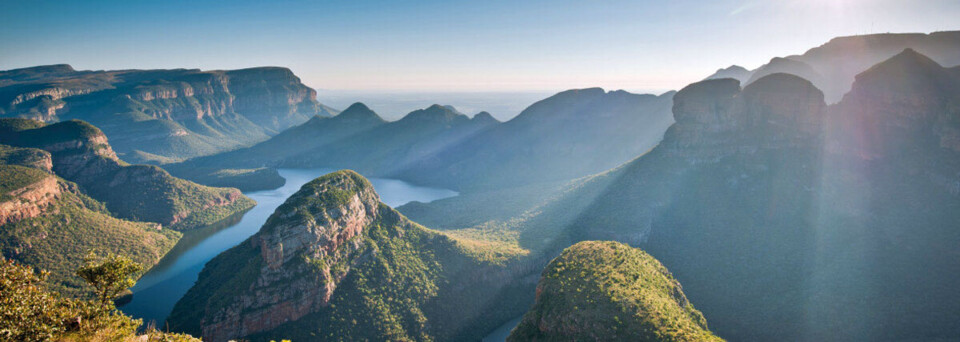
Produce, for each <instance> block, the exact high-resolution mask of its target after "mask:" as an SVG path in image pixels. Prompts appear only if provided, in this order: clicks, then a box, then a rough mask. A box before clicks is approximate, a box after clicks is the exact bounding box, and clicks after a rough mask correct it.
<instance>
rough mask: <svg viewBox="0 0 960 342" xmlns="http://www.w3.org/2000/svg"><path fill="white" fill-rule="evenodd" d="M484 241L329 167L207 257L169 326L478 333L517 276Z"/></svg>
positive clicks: (269, 333)
mask: <svg viewBox="0 0 960 342" xmlns="http://www.w3.org/2000/svg"><path fill="white" fill-rule="evenodd" d="M488 248H489V246H487V247H483V246H476V245H469V244H465V243H463V242H461V240H455V239H453V238H450V237H448V236H446V235H443V234H440V233H438V232H434V231H431V230H428V229H426V228H424V227H422V226H420V225H418V224H416V223H414V222H411V221H409V220H407V219H406V218H405V217H403V216H402V215H400V214H399V213H397V212H396V211H394V210H393V209H391V208H390V207H388V206H386V205H385V204H383V203H381V202H380V201H379V197H378V195H377V194H376V192H374V190H373V188H372V186H371V185H370V183H369V182H368V181H367V180H366V179H364V178H363V177H362V176H360V175H359V174H357V173H355V172H352V171H339V172H335V173H331V174H328V175H325V176H323V177H320V178H317V179H315V180H313V181H311V182H310V183H307V184H306V185H304V186H303V187H302V188H301V189H300V190H299V191H298V192H297V193H296V194H294V195H293V196H291V197H290V198H289V199H287V201H286V202H285V203H284V204H283V205H281V206H280V207H279V208H277V210H276V212H274V214H273V215H272V216H271V217H270V218H269V219H268V220H267V222H266V224H264V226H263V227H262V228H261V229H260V231H259V232H258V233H257V234H256V235H254V236H253V237H251V238H250V239H248V240H247V241H245V242H244V243H242V244H240V245H238V246H236V247H234V248H232V249H230V250H228V251H227V252H224V253H223V254H221V255H219V256H217V257H216V258H215V259H213V260H211V261H210V262H209V263H208V264H207V265H206V266H205V268H204V270H203V272H202V273H201V274H200V278H199V280H198V281H197V283H196V284H195V285H194V287H193V288H191V289H190V291H189V292H188V293H187V294H186V295H185V296H184V297H183V298H182V299H181V300H180V301H179V302H178V303H177V305H176V307H175V308H174V310H173V313H172V314H171V315H170V317H169V318H168V323H169V326H170V328H171V329H174V330H176V331H191V332H194V333H196V334H198V335H202V336H203V338H204V340H207V341H225V340H228V339H231V338H237V337H243V336H246V338H248V339H250V340H254V341H260V340H270V339H278V338H280V337H283V338H289V339H293V340H432V339H437V340H460V339H478V338H479V337H480V336H482V335H480V334H482V333H483V332H485V331H488V330H487V329H492V328H493V326H491V325H492V324H495V323H496V322H497V321H496V320H504V319H507V318H508V317H509V316H496V314H495V313H496V312H497V311H498V308H497V307H495V306H493V307H491V305H493V304H492V303H497V302H498V301H497V300H499V302H502V301H504V299H503V298H500V291H501V289H502V288H504V287H505V286H515V285H512V284H515V283H516V280H515V279H512V278H511V277H510V273H509V270H510V269H511V267H516V266H512V265H514V263H513V262H511V260H515V258H516V257H517V255H516V254H511V253H506V254H504V253H497V252H495V251H492V250H489V249H488ZM518 302H520V303H522V301H518ZM506 306H509V307H511V310H512V309H513V307H514V306H515V305H509V304H508V305H506ZM511 310H507V312H506V314H511ZM491 317H492V320H493V321H492V322H491V319H490V318H491Z"/></svg>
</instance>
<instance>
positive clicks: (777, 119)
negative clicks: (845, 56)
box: [661, 74, 826, 163]
mask: <svg viewBox="0 0 960 342" xmlns="http://www.w3.org/2000/svg"><path fill="white" fill-rule="evenodd" d="M673 112H674V119H675V120H676V124H674V125H673V126H671V127H670V129H669V130H668V131H667V133H666V134H665V136H664V140H663V142H662V143H661V145H662V146H664V148H666V149H669V150H670V151H672V152H673V153H676V154H680V155H683V156H684V157H685V158H687V159H688V160H689V161H690V162H693V163H696V162H702V161H716V160H719V159H721V158H724V157H726V156H730V155H733V154H737V153H753V152H755V151H756V150H757V149H771V148H774V149H775V148H786V147H792V146H800V145H805V144H810V143H815V142H816V140H817V139H819V138H820V137H821V129H822V126H823V120H824V114H825V112H826V104H825V103H824V101H823V93H822V92H820V90H818V89H817V88H816V87H814V86H813V84H811V83H810V82H809V81H807V80H804V79H802V78H800V77H797V76H794V75H790V74H772V75H768V76H766V77H763V78H761V79H759V80H756V81H754V82H753V83H752V84H750V85H749V86H747V87H746V88H745V89H743V91H741V90H740V85H739V82H738V81H736V80H733V79H717V80H707V81H703V82H699V83H694V84H692V85H689V86H687V87H685V88H684V89H682V90H681V91H680V92H678V93H677V95H675V96H674V105H673Z"/></svg>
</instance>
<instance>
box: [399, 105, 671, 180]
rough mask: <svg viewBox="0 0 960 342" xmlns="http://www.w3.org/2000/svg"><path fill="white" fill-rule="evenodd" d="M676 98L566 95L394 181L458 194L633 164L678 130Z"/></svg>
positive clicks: (438, 155)
mask: <svg viewBox="0 0 960 342" xmlns="http://www.w3.org/2000/svg"><path fill="white" fill-rule="evenodd" d="M672 98H673V92H668V93H666V94H663V95H660V96H654V95H637V94H631V93H628V92H625V91H611V92H606V91H604V90H603V89H600V88H590V89H579V90H568V91H565V92H561V93H558V94H556V95H554V96H551V97H549V98H547V99H544V100H542V101H539V102H537V103H534V104H533V105H531V106H530V107H528V108H527V109H526V110H524V111H523V112H522V113H520V115H518V116H517V117H516V118H514V119H512V120H510V121H507V122H505V123H503V124H501V125H498V126H496V127H493V128H491V129H489V130H487V131H485V132H482V133H481V134H478V135H477V136H475V137H472V138H470V139H467V140H464V141H463V142H461V143H459V144H454V145H451V146H448V147H446V148H445V149H443V150H439V151H438V152H437V153H436V154H435V155H432V156H430V157H429V158H423V159H422V161H420V162H419V163H416V164H412V165H410V166H409V167H407V168H405V169H402V170H399V171H398V172H397V173H395V176H397V177H400V178H402V179H410V180H413V181H415V182H418V183H425V184H436V185H441V186H446V187H451V188H457V189H471V188H474V189H475V188H492V187H507V186H517V185H524V184H530V183H537V182H545V181H558V180H567V179H572V178H576V177H581V176H585V175H588V174H591V173H596V172H600V171H603V170H606V169H609V168H612V167H614V166H616V165H619V164H621V163H624V162H627V161H629V160H630V159H632V158H633V157H635V156H636V155H638V154H641V153H643V152H645V151H647V150H649V149H650V148H652V147H654V146H656V144H657V143H658V142H659V141H660V139H661V137H662V135H663V132H664V131H665V130H666V129H667V127H669V126H670V124H671V123H673V119H672V118H671V116H670V106H671V105H672V103H673V102H672Z"/></svg>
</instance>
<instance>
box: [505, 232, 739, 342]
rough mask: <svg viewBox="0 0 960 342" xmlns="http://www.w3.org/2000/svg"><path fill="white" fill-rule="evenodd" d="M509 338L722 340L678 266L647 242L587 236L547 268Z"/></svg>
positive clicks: (521, 339) (541, 339)
mask: <svg viewBox="0 0 960 342" xmlns="http://www.w3.org/2000/svg"><path fill="white" fill-rule="evenodd" d="M507 340H508V341H561V340H563V341H588V340H589V341H691V342H692V341H722V340H721V339H719V338H717V337H716V336H713V334H711V333H710V331H709V330H707V320H706V319H705V318H704V317H703V315H702V314H701V313H700V312H699V311H697V309H695V308H694V307H693V304H691V303H690V301H689V300H687V297H686V296H685V295H684V294H683V290H682V289H681V287H680V283H679V282H677V281H676V280H675V279H674V278H673V275H671V274H670V271H667V269H666V268H665V267H663V265H661V264H660V262H659V261H657V259H654V258H653V257H652V256H650V255H649V254H647V253H644V252H643V251H641V250H640V249H637V248H632V247H630V246H627V245H625V244H622V243H618V242H612V241H607V242H600V241H585V242H580V243H577V244H575V245H573V246H571V247H569V248H567V249H565V250H564V251H563V252H562V253H560V256H558V257H556V258H555V259H553V261H551V262H550V264H549V265H547V268H546V269H544V270H543V275H542V276H541V278H540V283H539V284H537V301H536V304H534V306H533V308H531V309H530V311H528V312H527V314H526V315H524V317H523V320H521V321H520V324H519V325H518V326H517V327H516V328H514V330H513V332H512V333H511V334H510V337H509V338H507Z"/></svg>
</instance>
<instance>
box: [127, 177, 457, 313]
mask: <svg viewBox="0 0 960 342" xmlns="http://www.w3.org/2000/svg"><path fill="white" fill-rule="evenodd" d="M279 171H280V175H281V176H283V177H284V178H286V180H287V182H286V184H284V186H283V187H280V188H279V189H276V190H266V191H254V192H250V193H246V195H247V196H248V197H250V198H252V199H253V200H255V201H257V206H256V207H253V209H250V210H249V211H247V212H245V213H240V214H236V215H233V216H231V217H229V218H227V219H226V220H224V221H221V222H219V223H217V224H214V225H211V226H208V227H204V228H201V229H198V230H194V231H190V232H187V233H185V234H184V236H183V238H182V239H181V240H180V241H179V242H177V245H176V246H174V247H173V249H171V250H170V252H169V253H167V255H166V256H164V258H163V259H162V260H160V262H159V263H158V264H157V265H156V266H154V267H153V268H151V269H150V271H148V272H147V273H146V274H145V275H144V276H143V277H141V278H140V280H139V281H138V282H137V285H136V286H134V287H133V289H132V291H133V298H132V300H131V301H130V302H129V303H127V304H125V305H123V306H122V307H121V308H120V309H121V310H122V311H123V312H125V313H126V314H128V315H131V316H133V317H135V318H143V319H144V322H150V321H154V322H156V323H158V324H157V325H158V327H161V328H162V325H161V324H162V322H163V321H164V320H165V319H166V317H167V315H169V314H170V311H171V310H173V305H174V304H176V302H177V300H179V299H180V297H183V295H184V294H185V293H186V292H187V290H189V289H190V287H191V286H193V283H194V282H196V281H197V275H199V274H200V271H201V270H202V269H203V266H204V265H205V264H206V263H207V262H208V261H210V259H213V257H215V256H217V255H218V254H220V253H221V252H223V251H225V250H227V249H229V248H231V247H233V246H236V245H237V244H239V243H240V242H243V241H244V240H246V239H247V238H248V237H250V236H251V235H253V234H255V233H256V232H257V231H259V230H260V227H261V226H262V225H263V223H264V222H266V221H267V218H268V217H270V215H271V214H273V211H274V210H276V208H277V207H279V206H280V205H281V204H283V202H284V201H285V200H286V199H287V198H288V197H290V195H292V194H293V193H295V192H296V191H297V190H299V189H300V187H301V186H303V184H305V183H307V182H309V181H311V180H313V179H314V178H316V177H319V176H322V175H324V174H326V173H329V172H331V171H333V170H330V169H311V170H294V169H281V170H279ZM370 183H372V184H373V187H374V189H375V190H376V191H377V193H378V194H380V200H381V201H382V202H384V203H386V204H387V205H390V206H393V207H396V206H399V205H402V204H405V203H407V202H410V201H420V202H430V201H433V200H437V199H440V198H446V197H452V196H456V195H457V193H456V192H454V191H451V190H446V189H437V188H427V187H420V186H415V185H412V184H409V183H406V182H404V181H400V180H395V179H378V178H371V179H370Z"/></svg>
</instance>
